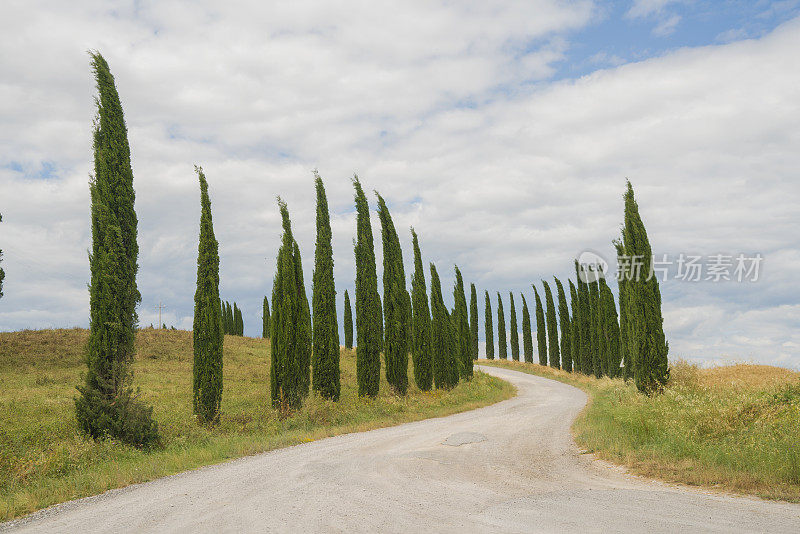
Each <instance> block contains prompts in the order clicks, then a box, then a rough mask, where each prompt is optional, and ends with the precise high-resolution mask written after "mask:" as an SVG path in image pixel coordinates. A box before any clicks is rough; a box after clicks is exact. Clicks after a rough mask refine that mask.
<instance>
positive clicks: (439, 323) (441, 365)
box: [430, 263, 458, 389]
mask: <svg viewBox="0 0 800 534" xmlns="http://www.w3.org/2000/svg"><path fill="white" fill-rule="evenodd" d="M430 268H431V314H432V320H431V355H432V360H433V382H434V385H435V386H436V389H450V388H452V387H454V386H455V385H456V384H458V361H457V353H458V342H457V340H456V334H455V329H454V328H453V321H452V319H451V317H450V314H449V313H448V312H447V306H445V305H444V299H443V298H442V285H441V282H440V281H439V273H437V272H436V266H435V265H434V264H433V263H431V265H430Z"/></svg>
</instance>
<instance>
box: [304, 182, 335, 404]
mask: <svg viewBox="0 0 800 534" xmlns="http://www.w3.org/2000/svg"><path fill="white" fill-rule="evenodd" d="M314 186H315V189H316V193H317V242H316V246H315V248H314V274H313V282H312V286H311V288H312V289H311V290H312V295H311V301H312V304H313V310H314V320H313V322H312V325H313V326H312V338H313V350H312V352H311V358H312V362H311V364H312V365H311V368H312V372H313V374H312V377H311V385H312V388H313V389H314V391H316V392H318V393H319V394H320V395H321V396H322V397H323V398H326V399H331V400H333V401H338V400H339V393H340V391H341V385H340V382H339V324H338V321H337V320H336V284H335V283H334V280H333V245H332V244H331V238H332V234H331V217H330V212H329V211H328V197H327V196H326V195H325V185H324V184H323V183H322V178H321V177H320V175H319V173H317V172H316V171H314Z"/></svg>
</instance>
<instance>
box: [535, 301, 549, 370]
mask: <svg viewBox="0 0 800 534" xmlns="http://www.w3.org/2000/svg"><path fill="white" fill-rule="evenodd" d="M533 294H534V296H535V297H536V341H537V343H538V349H539V365H547V334H546V328H547V327H546V326H545V322H544V308H542V299H541V298H540V297H539V292H538V291H537V290H536V286H533Z"/></svg>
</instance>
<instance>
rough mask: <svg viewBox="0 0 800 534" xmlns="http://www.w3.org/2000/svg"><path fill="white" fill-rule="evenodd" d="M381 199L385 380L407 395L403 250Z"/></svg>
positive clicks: (379, 202)
mask: <svg viewBox="0 0 800 534" xmlns="http://www.w3.org/2000/svg"><path fill="white" fill-rule="evenodd" d="M375 195H376V196H377V197H378V218H379V219H380V221H381V240H382V242H383V316H384V317H385V328H386V334H385V336H384V337H385V341H384V347H383V351H384V359H385V360H386V380H387V382H389V385H390V386H392V389H394V391H395V393H397V394H398V395H405V394H406V392H407V391H408V349H409V346H408V334H409V330H410V328H411V324H410V323H409V316H410V314H409V309H408V305H409V298H408V291H407V290H406V275H405V269H404V268H403V249H402V248H401V247H400V238H399V237H398V236H397V231H396V230H395V227H394V222H393V221H392V215H391V214H390V213H389V208H387V207H386V202H385V201H384V199H383V197H382V196H380V195H379V194H378V192H377V191H376V192H375Z"/></svg>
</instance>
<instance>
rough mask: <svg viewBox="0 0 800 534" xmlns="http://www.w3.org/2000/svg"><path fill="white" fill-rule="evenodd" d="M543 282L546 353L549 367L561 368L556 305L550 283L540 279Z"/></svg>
mask: <svg viewBox="0 0 800 534" xmlns="http://www.w3.org/2000/svg"><path fill="white" fill-rule="evenodd" d="M542 284H544V296H545V302H546V305H547V344H548V349H547V350H548V355H549V356H550V367H555V368H556V369H560V368H561V351H560V350H559V347H558V326H557V325H556V307H555V303H554V301H553V292H552V291H551V290H550V284H548V283H547V281H545V280H542Z"/></svg>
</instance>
